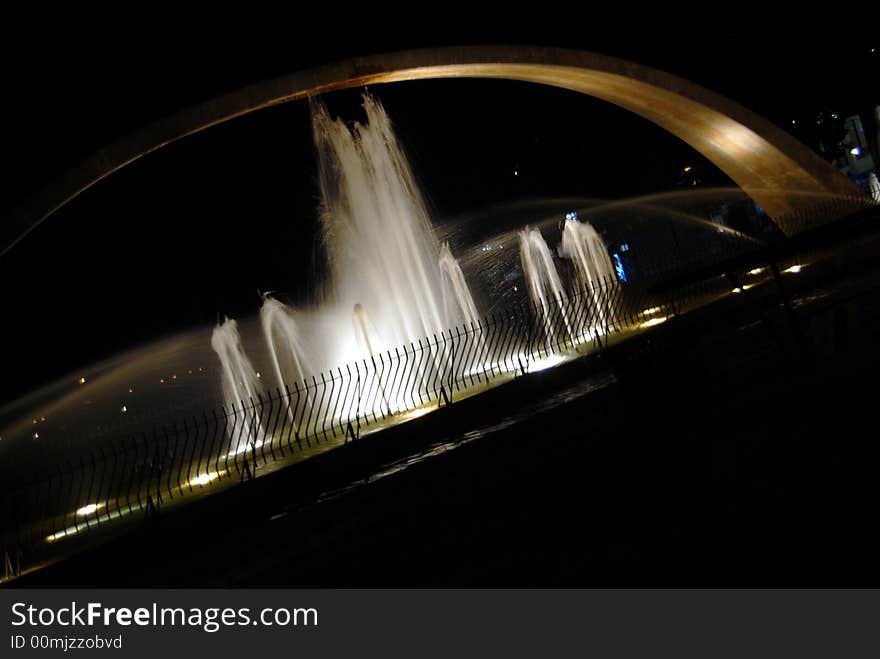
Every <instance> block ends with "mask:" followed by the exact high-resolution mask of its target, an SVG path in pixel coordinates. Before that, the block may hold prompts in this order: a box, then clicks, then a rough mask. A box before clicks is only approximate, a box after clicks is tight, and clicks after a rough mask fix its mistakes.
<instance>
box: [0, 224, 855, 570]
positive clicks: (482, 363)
mask: <svg viewBox="0 0 880 659" xmlns="http://www.w3.org/2000/svg"><path fill="white" fill-rule="evenodd" d="M838 210H839V209H838ZM836 212H837V211H835V213H836ZM805 222H806V220H805ZM747 249H753V248H750V247H744V246H743V245H742V244H740V243H737V244H736V245H735V246H734V244H733V243H732V244H731V249H730V251H731V254H734V255H738V254H741V253H742V252H743V250H747ZM765 270H767V269H765V268H762V269H760V270H758V269H755V270H753V271H752V272H751V273H748V274H751V275H752V276H753V277H761V278H764V279H766V278H770V277H771V276H772V274H771V273H770V272H764V271H765ZM773 270H774V272H775V273H776V275H777V276H778V267H777V265H776V264H774V266H773ZM732 281H733V284H732V283H731V282H732ZM759 281H760V279H757V278H756V279H754V281H753V284H756V283H758V282H759ZM753 284H752V285H753ZM749 286H750V284H740V283H739V282H738V280H735V279H734V278H733V277H731V276H730V275H729V274H728V275H724V274H719V275H717V276H709V277H702V278H699V279H698V280H696V281H687V280H683V281H681V282H678V283H676V284H675V286H672V287H663V286H657V285H656V282H652V281H650V280H646V281H644V282H638V283H633V282H630V283H622V282H620V281H618V280H617V279H615V278H606V279H604V280H602V281H597V282H593V283H591V284H590V285H588V286H583V287H581V288H579V289H578V290H576V291H574V292H572V293H568V294H559V295H558V296H551V298H550V299H548V300H546V302H545V303H542V304H522V305H519V306H515V307H513V308H511V309H508V310H505V311H499V312H496V313H494V314H491V315H490V316H488V317H486V318H484V319H482V320H481V321H479V322H476V323H472V324H467V325H462V326H459V327H455V328H452V329H450V330H448V331H445V332H441V333H440V334H438V335H434V336H431V337H424V338H423V339H421V340H418V341H415V342H412V343H409V344H407V345H403V346H399V347H397V348H395V349H393V350H388V351H385V352H382V353H380V354H376V355H373V356H371V357H369V358H367V359H363V360H361V361H359V362H355V363H351V364H347V365H345V366H341V367H338V368H336V369H333V370H330V371H326V372H323V373H321V374H319V375H316V376H313V377H310V378H308V379H307V380H303V381H301V382H293V383H289V384H288V385H287V386H285V387H284V388H279V389H276V390H274V391H269V392H266V393H265V394H261V395H259V396H258V397H257V398H256V399H253V400H246V401H240V403H239V404H238V405H236V406H235V407H234V408H232V409H224V408H222V407H215V408H210V409H206V411H204V412H202V413H199V414H196V415H192V414H191V415H188V416H185V417H182V418H179V419H178V420H177V421H176V422H174V423H169V424H160V425H155V426H153V427H151V428H150V429H149V430H148V431H145V430H143V429H140V430H135V429H133V428H132V427H125V428H120V429H118V431H117V433H109V434H104V435H103V436H102V441H101V442H97V443H95V444H93V445H89V447H88V448H87V449H85V451H84V452H82V451H79V452H78V453H77V454H76V455H65V453H64V451H60V452H57V453H56V455H58V456H60V457H58V459H56V460H54V461H50V462H48V463H46V462H44V463H43V464H42V465H41V466H40V468H39V470H27V471H22V472H19V473H16V472H15V471H14V470H13V471H7V474H6V476H5V481H6V482H5V483H4V491H5V493H4V495H3V497H2V501H0V506H2V507H0V529H2V538H0V539H2V546H3V550H4V567H3V573H4V574H5V576H6V577H7V578H8V577H12V576H15V575H18V574H20V573H21V571H22V569H24V568H26V567H27V565H28V564H29V563H31V562H33V561H36V560H46V557H47V556H51V555H52V554H53V553H54V552H55V551H56V549H55V547H62V546H63V545H62V544H61V543H67V542H68V541H69V540H70V539H71V538H80V539H84V538H86V536H90V535H91V533H90V532H92V531H96V530H101V529H112V528H116V529H118V528H121V527H122V526H124V525H125V524H126V523H137V522H139V521H140V520H142V519H143V518H144V517H149V516H151V515H155V514H157V513H158V512H159V511H161V510H163V509H165V508H168V507H172V506H176V505H178V504H180V503H182V502H185V501H187V500H192V499H193V498H194V497H197V496H200V495H204V494H209V493H211V492H213V491H217V490H219V489H222V488H224V487H229V486H231V485H234V484H236V483H240V482H243V481H247V480H250V479H252V478H255V477H256V476H257V475H258V474H259V473H261V472H263V471H269V470H274V469H276V468H279V467H283V466H284V465H286V464H290V463H293V462H296V461H299V460H302V459H304V458H307V457H308V456H310V455H314V454H316V453H319V452H322V451H325V450H328V449H330V448H332V447H335V446H339V445H342V444H345V443H347V442H354V441H361V440H362V438H363V436H364V435H365V434H368V433H370V432H374V431H377V430H380V429H381V428H383V427H386V426H388V425H392V424H395V423H398V422H401V421H404V420H406V419H407V418H411V417H413V416H415V415H419V414H422V413H425V412H428V411H430V410H432V409H436V408H438V407H441V406H445V405H452V404H454V402H455V401H456V400H459V399H461V398H463V397H467V396H470V395H474V394H477V393H479V392H480V391H483V390H485V389H487V388H490V387H494V386H496V385H498V384H501V383H503V382H506V381H508V380H510V379H513V378H516V377H520V376H523V375H526V374H528V373H530V372H534V371H536V370H539V369H541V368H544V367H547V366H552V365H554V364H556V363H559V362H561V361H564V360H567V359H571V358H575V357H577V356H580V355H584V354H588V353H591V352H595V351H597V350H602V349H603V348H604V347H606V346H607V345H608V344H609V343H612V342H615V341H619V340H621V339H623V338H626V337H627V336H629V335H631V334H633V333H636V332H640V331H643V330H647V329H650V328H651V327H652V326H654V325H657V324H660V323H662V322H665V321H666V320H667V319H668V318H670V317H673V316H676V315H678V314H681V313H683V312H686V311H688V310H690V309H693V308H696V307H699V306H703V305H705V304H708V303H711V302H713V301H716V300H719V299H721V298H722V297H726V296H728V295H730V294H731V293H738V292H741V291H742V290H743V289H744V288H748V287H749ZM57 551H59V552H60V551H61V549H58V550H57Z"/></svg>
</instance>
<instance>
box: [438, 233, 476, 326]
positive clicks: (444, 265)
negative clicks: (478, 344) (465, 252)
mask: <svg viewBox="0 0 880 659" xmlns="http://www.w3.org/2000/svg"><path fill="white" fill-rule="evenodd" d="M440 272H441V274H442V277H443V279H442V289H443V311H444V318H446V320H447V323H446V326H447V327H452V326H453V325H455V324H456V323H455V322H450V320H452V319H456V318H462V319H463V320H464V322H466V323H467V324H468V325H470V326H473V325H475V324H476V323H477V322H478V321H479V319H480V314H479V312H478V311H477V305H476V304H474V298H473V297H471V291H470V289H469V288H468V285H467V281H465V278H464V273H463V272H462V271H461V266H460V265H459V264H458V261H456V259H455V257H454V256H452V252H451V251H450V249H449V244H448V243H443V246H442V247H441V248H440Z"/></svg>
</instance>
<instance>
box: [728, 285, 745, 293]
mask: <svg viewBox="0 0 880 659" xmlns="http://www.w3.org/2000/svg"><path fill="white" fill-rule="evenodd" d="M730 292H731V293H742V292H743V289H741V288H740V287H739V286H737V287H736V288H734V289H733V290H732V291H730Z"/></svg>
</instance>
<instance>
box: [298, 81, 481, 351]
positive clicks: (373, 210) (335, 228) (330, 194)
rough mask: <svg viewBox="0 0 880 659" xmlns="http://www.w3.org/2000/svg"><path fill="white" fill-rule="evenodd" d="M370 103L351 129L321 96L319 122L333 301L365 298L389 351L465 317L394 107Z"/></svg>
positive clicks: (342, 303) (345, 305)
mask: <svg viewBox="0 0 880 659" xmlns="http://www.w3.org/2000/svg"><path fill="white" fill-rule="evenodd" d="M364 110H365V111H366V116H367V123H366V124H364V125H361V124H355V125H354V127H353V128H352V129H349V128H348V127H347V126H346V125H345V124H344V123H343V122H342V121H341V120H339V119H336V120H334V119H331V118H330V116H329V115H328V113H327V110H326V109H325V108H324V106H322V105H320V104H315V105H313V112H312V124H313V129H314V139H315V145H316V146H317V150H318V158H319V170H320V183H321V198H322V223H323V228H324V240H325V244H326V247H327V252H328V256H329V260H330V268H331V281H332V282H333V285H332V287H331V293H330V295H329V296H328V302H330V303H332V304H335V305H338V307H339V308H340V309H344V310H351V309H352V308H354V305H355V304H361V305H362V306H363V308H365V309H366V310H367V313H368V314H369V318H370V320H371V323H372V325H373V326H374V327H375V328H376V332H377V334H378V336H377V337H376V341H375V344H374V345H373V348H374V349H375V350H377V351H382V350H387V349H389V348H392V347H395V346H399V345H403V344H404V343H406V342H409V341H413V340H415V339H418V338H420V337H425V336H433V335H434V334H438V333H439V332H440V331H441V330H443V329H445V328H446V327H449V326H451V325H457V324H459V323H461V322H463V321H464V320H465V317H464V316H463V314H462V313H461V312H460V311H455V310H451V312H450V313H449V314H446V313H444V307H443V294H442V290H441V283H440V282H441V272H440V264H439V261H440V259H439V254H440V245H439V244H438V243H437V240H436V239H435V237H434V234H433V231H432V229H431V222H430V220H429V218H428V212H427V209H426V208H425V203H424V200H423V199H422V195H421V192H420V191H419V189H418V187H417V185H416V183H415V180H414V178H413V175H412V172H411V171H410V168H409V163H408V162H407V160H406V156H405V155H404V153H403V151H402V150H401V148H400V145H399V144H398V143H397V140H396V138H395V135H394V132H393V130H392V127H391V122H390V120H389V118H388V115H387V114H386V113H385V111H384V110H383V108H382V106H381V105H380V104H379V103H378V102H377V101H375V100H374V99H373V98H372V97H370V96H369V95H365V96H364ZM468 295H470V294H469V293H468ZM348 312H349V313H350V311H348ZM346 325H348V323H346ZM338 357H339V358H338V359H337V360H336V361H337V363H338V362H342V361H345V357H347V355H339V356H338Z"/></svg>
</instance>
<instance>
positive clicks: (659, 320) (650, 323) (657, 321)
mask: <svg viewBox="0 0 880 659" xmlns="http://www.w3.org/2000/svg"><path fill="white" fill-rule="evenodd" d="M665 322H666V316H661V317H660V318H652V319H651V320H646V321H645V322H644V323H642V324H641V325H639V327H654V325H659V324H660V323H665Z"/></svg>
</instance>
